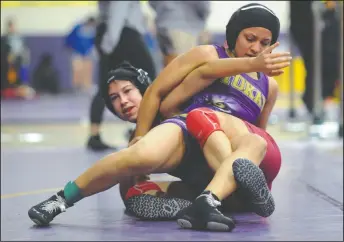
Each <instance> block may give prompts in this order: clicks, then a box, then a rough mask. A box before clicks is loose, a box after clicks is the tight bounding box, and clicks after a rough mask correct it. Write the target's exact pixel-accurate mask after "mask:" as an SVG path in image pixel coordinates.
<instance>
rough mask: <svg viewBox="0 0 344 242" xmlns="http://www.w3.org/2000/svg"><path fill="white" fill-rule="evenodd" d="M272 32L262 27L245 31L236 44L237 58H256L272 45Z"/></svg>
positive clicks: (241, 33)
mask: <svg viewBox="0 0 344 242" xmlns="http://www.w3.org/2000/svg"><path fill="white" fill-rule="evenodd" d="M271 39H272V34H271V31H270V30H268V29H265V28H262V27H252V28H247V29H243V30H242V31H241V32H240V34H239V36H238V38H237V41H236V44H235V54H236V57H254V56H257V55H258V54H259V53H261V52H262V51H263V50H264V49H265V48H267V47H269V46H270V44H271Z"/></svg>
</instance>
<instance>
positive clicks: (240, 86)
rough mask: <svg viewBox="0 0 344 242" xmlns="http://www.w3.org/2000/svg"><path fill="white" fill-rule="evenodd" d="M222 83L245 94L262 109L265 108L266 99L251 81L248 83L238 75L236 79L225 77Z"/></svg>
mask: <svg viewBox="0 0 344 242" xmlns="http://www.w3.org/2000/svg"><path fill="white" fill-rule="evenodd" d="M221 82H222V83H223V84H225V85H227V86H231V87H233V88H234V89H236V90H238V91H239V92H241V93H242V94H244V95H245V96H246V97H248V98H249V99H250V100H251V101H253V102H254V103H255V104H257V105H258V107H259V108H260V109H262V108H263V107H264V105H265V102H266V98H265V96H264V95H263V93H262V92H261V91H260V90H259V89H258V88H256V87H255V86H253V85H252V84H251V83H250V82H249V81H247V80H246V79H245V78H244V77H243V76H241V75H237V76H234V77H225V78H222V79H221Z"/></svg>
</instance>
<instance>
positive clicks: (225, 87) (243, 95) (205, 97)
mask: <svg viewBox="0 0 344 242" xmlns="http://www.w3.org/2000/svg"><path fill="white" fill-rule="evenodd" d="M214 46H215V48H216V50H217V53H218V55H219V58H229V57H228V55H227V54H226V51H225V49H224V47H221V46H218V45H214ZM258 76H259V79H258V80H255V79H253V78H251V77H249V76H248V75H247V74H245V73H242V74H240V75H236V76H231V77H224V78H220V79H218V80H216V81H215V82H214V83H213V84H212V85H210V86H209V87H207V88H206V89H204V90H203V91H202V92H200V93H198V94H196V95H195V96H193V97H192V98H191V99H190V101H188V102H187V103H186V105H185V106H184V107H185V108H184V109H183V113H188V112H190V111H191V110H193V109H195V108H198V107H207V108H211V109H212V110H214V111H219V112H224V113H228V114H231V115H233V116H235V117H238V118H240V119H242V120H245V121H248V122H250V123H252V124H255V122H256V121H257V119H258V117H259V115H260V113H261V111H262V109H263V107H264V104H265V102H266V99H267V96H268V92H269V81H268V77H267V76H266V75H265V74H264V73H259V74H258Z"/></svg>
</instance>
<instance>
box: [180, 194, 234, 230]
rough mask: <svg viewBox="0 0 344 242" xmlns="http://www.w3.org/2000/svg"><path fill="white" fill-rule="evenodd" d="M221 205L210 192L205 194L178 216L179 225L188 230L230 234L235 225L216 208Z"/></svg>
mask: <svg viewBox="0 0 344 242" xmlns="http://www.w3.org/2000/svg"><path fill="white" fill-rule="evenodd" d="M220 205H221V202H220V201H218V200H216V199H215V198H214V196H213V195H212V194H211V193H210V192H209V191H207V192H203V193H202V194H201V195H200V196H199V197H197V198H196V200H195V201H194V202H193V204H192V205H191V206H189V207H187V208H186V209H183V210H182V211H181V212H180V213H178V214H177V218H178V219H177V223H178V224H179V226H180V227H182V228H186V229H197V230H211V231H225V232H230V231H232V230H233V229H234V228H235V223H234V221H233V220H232V219H231V218H228V217H226V216H224V215H223V214H222V213H221V212H220V211H219V210H218V209H217V208H216V207H218V206H220Z"/></svg>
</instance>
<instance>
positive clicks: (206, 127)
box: [186, 108, 223, 148]
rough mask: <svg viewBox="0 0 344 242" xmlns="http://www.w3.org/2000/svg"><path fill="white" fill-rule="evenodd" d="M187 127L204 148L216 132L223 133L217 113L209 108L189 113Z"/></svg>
mask: <svg viewBox="0 0 344 242" xmlns="http://www.w3.org/2000/svg"><path fill="white" fill-rule="evenodd" d="M186 127H187V128H188V131H189V132H190V133H191V135H192V136H193V137H195V138H196V139H197V140H198V142H199V144H200V145H201V147H202V148H203V146H204V144H205V142H206V141H207V139H208V137H209V136H210V135H211V134H212V133H213V132H214V131H218V130H219V131H223V130H222V129H221V128H220V121H219V119H218V118H217V116H216V113H215V112H214V111H213V110H211V109H209V108H196V109H194V110H192V111H191V112H189V113H188V115H187V117H186Z"/></svg>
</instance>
